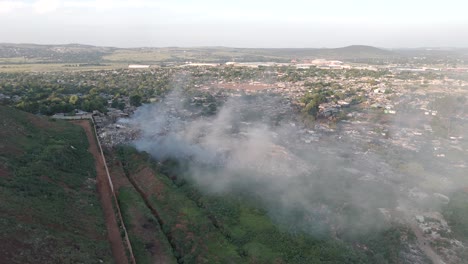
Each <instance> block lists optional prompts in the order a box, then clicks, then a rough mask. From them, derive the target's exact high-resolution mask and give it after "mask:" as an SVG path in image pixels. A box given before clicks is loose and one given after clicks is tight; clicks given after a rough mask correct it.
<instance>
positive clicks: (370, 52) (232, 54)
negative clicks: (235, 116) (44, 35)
mask: <svg viewBox="0 0 468 264" xmlns="http://www.w3.org/2000/svg"><path fill="white" fill-rule="evenodd" d="M392 54H393V52H391V51H388V50H383V49H379V48H375V47H370V46H349V47H344V48H336V49H312V48H297V49H289V48H279V49H251V48H229V47H193V48H179V47H167V48H151V47H150V48H126V49H125V48H112V47H95V46H90V45H81V44H67V45H36V44H0V63H2V62H3V63H117V62H118V63H168V62H184V61H205V62H227V61H277V62H289V61H290V60H291V59H294V58H326V59H362V58H382V57H385V56H390V55H392Z"/></svg>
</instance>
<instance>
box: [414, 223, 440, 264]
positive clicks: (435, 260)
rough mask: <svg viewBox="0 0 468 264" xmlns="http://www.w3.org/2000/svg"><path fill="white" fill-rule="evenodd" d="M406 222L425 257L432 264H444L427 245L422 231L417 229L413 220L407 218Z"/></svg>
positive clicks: (427, 242)
mask: <svg viewBox="0 0 468 264" xmlns="http://www.w3.org/2000/svg"><path fill="white" fill-rule="evenodd" d="M407 221H408V223H409V225H410V227H411V230H413V233H414V234H415V235H416V238H417V239H418V246H419V248H420V249H421V250H422V251H423V252H424V254H426V256H427V257H428V258H429V259H430V260H431V261H432V263H434V264H445V262H444V261H442V259H441V258H440V256H439V255H438V254H437V253H436V252H435V251H434V250H432V247H431V246H430V245H429V241H426V238H425V237H424V234H423V232H422V230H421V229H420V228H419V226H418V225H417V224H416V222H415V221H414V220H413V219H410V218H409V217H408V218H407Z"/></svg>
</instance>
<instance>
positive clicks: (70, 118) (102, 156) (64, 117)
mask: <svg viewBox="0 0 468 264" xmlns="http://www.w3.org/2000/svg"><path fill="white" fill-rule="evenodd" d="M53 118H57V119H65V120H83V119H90V120H91V122H92V123H93V130H94V137H95V138H96V142H97V144H98V147H99V152H100V153H101V158H102V160H103V161H104V168H105V169H106V174H107V182H108V184H109V186H110V189H111V193H112V198H113V199H114V204H115V207H116V208H117V216H118V218H119V221H120V224H121V226H122V229H123V231H124V236H125V242H126V244H127V248H128V251H129V252H130V261H131V262H132V263H133V264H136V260H135V256H134V255H133V249H132V244H131V243H130V238H129V236H128V232H127V228H126V227H125V222H124V221H123V217H122V213H121V211H120V206H119V202H118V200H117V196H116V195H115V191H114V184H113V183H112V178H111V176H110V173H109V168H108V167H107V161H106V157H105V156H104V152H103V151H102V147H101V141H100V140H99V137H98V133H97V129H96V123H94V118H93V116H92V115H83V116H61V117H54V116H53Z"/></svg>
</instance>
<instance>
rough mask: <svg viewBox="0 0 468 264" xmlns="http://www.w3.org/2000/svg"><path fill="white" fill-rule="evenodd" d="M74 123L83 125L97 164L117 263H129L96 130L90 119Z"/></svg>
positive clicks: (103, 207)
mask: <svg viewBox="0 0 468 264" xmlns="http://www.w3.org/2000/svg"><path fill="white" fill-rule="evenodd" d="M71 122H72V123H74V124H77V125H79V126H81V127H82V128H83V129H84V130H85V132H86V136H87V137H88V142H89V148H88V151H89V152H91V154H93V157H94V163H95V164H96V181H97V189H98V192H99V197H100V200H101V205H102V209H103V211H104V217H105V220H106V227H107V235H108V239H109V242H110V245H111V249H112V254H113V257H114V260H115V263H116V264H128V260H127V256H126V254H125V247H124V242H123V240H122V237H121V236H120V229H119V226H118V223H117V218H116V216H115V213H114V208H113V206H112V192H111V189H110V186H109V182H108V179H107V173H106V169H105V167H104V160H103V159H102V156H101V153H100V152H99V149H98V147H97V142H96V138H95V137H94V132H93V131H94V130H93V128H92V127H91V124H90V121H89V120H80V121H71Z"/></svg>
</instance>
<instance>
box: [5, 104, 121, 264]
mask: <svg viewBox="0 0 468 264" xmlns="http://www.w3.org/2000/svg"><path fill="white" fill-rule="evenodd" d="M0 126H1V129H0V200H1V201H2V202H1V203H0V263H101V262H104V263H109V262H112V258H111V256H112V255H111V250H110V247H109V243H108V240H107V231H106V225H105V222H104V215H103V211H102V208H101V206H100V202H99V197H98V194H97V191H96V182H95V174H96V172H95V168H94V162H93V157H92V156H91V155H90V154H89V152H88V151H87V149H88V142H87V139H86V136H85V133H84V131H83V129H82V128H80V127H79V126H75V125H72V124H69V123H66V122H62V121H49V120H48V118H43V117H37V116H34V115H30V114H27V113H24V112H21V111H18V110H14V109H12V108H7V107H3V106H0Z"/></svg>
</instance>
